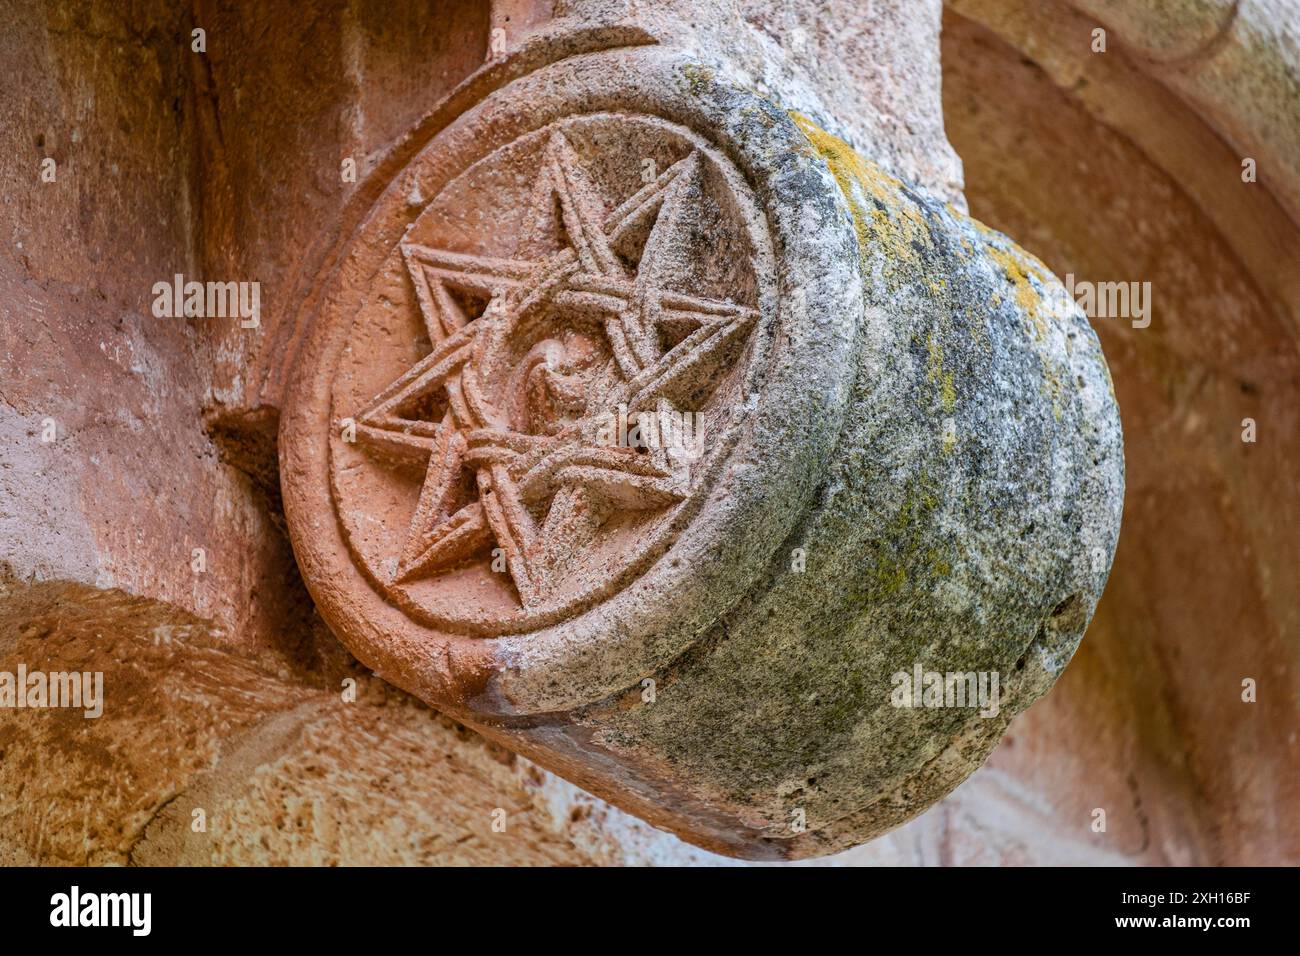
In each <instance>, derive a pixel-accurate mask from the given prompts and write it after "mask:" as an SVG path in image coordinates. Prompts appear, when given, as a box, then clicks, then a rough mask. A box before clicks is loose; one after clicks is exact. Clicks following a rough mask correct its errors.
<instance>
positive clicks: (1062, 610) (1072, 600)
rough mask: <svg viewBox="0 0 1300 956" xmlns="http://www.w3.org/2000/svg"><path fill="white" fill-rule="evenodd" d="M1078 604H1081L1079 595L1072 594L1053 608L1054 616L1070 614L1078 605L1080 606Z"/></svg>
mask: <svg viewBox="0 0 1300 956" xmlns="http://www.w3.org/2000/svg"><path fill="white" fill-rule="evenodd" d="M1078 605H1079V595H1077V594H1071V595H1070V596H1069V597H1068V598H1066V599H1065V600H1064V601H1062V602H1061V603H1060V604H1058V605H1056V607H1054V608H1052V617H1061V616H1062V615H1065V614H1069V613H1070V612H1071V611H1073V610H1074V609H1075V608H1076V607H1078Z"/></svg>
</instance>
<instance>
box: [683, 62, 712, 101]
mask: <svg viewBox="0 0 1300 956" xmlns="http://www.w3.org/2000/svg"><path fill="white" fill-rule="evenodd" d="M682 73H683V74H684V75H685V77H686V82H687V83H688V84H689V85H690V89H691V93H692V95H694V96H699V95H700V91H701V90H703V89H704V88H705V87H706V86H708V85H709V84H710V83H712V82H713V71H712V70H711V69H709V68H708V67H707V66H697V65H696V64H694V63H688V64H686V65H685V66H684V67H682Z"/></svg>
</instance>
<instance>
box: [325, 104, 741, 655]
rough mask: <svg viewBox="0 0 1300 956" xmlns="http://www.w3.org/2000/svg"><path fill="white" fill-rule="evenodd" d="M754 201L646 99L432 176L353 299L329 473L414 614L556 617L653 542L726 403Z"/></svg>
mask: <svg viewBox="0 0 1300 956" xmlns="http://www.w3.org/2000/svg"><path fill="white" fill-rule="evenodd" d="M759 222H761V217H759V216H758V215H757V212H756V209H755V205H754V202H753V199H752V197H751V195H750V191H749V188H748V187H747V186H746V184H745V183H744V181H743V179H742V178H741V177H740V175H739V174H738V173H737V171H736V170H735V168H734V166H732V165H731V164H730V163H729V162H728V161H727V160H726V159H725V158H723V157H722V156H721V155H720V154H718V153H717V152H716V151H715V150H713V149H711V148H710V147H709V146H708V145H707V144H705V143H704V142H703V141H701V140H700V139H699V138H698V137H696V136H694V135H693V134H691V133H689V132H688V131H687V130H685V129H682V128H681V127H678V126H675V125H672V124H669V123H666V122H664V121H662V120H659V119H656V118H653V117H648V116H641V115H629V114H613V113H598V114H594V115H585V116H575V117H570V118H567V119H564V120H561V121H559V122H554V123H551V124H548V125H547V126H545V127H543V128H541V129H538V130H535V131H532V132H529V133H527V134H526V135H523V136H521V137H519V138H518V139H515V140H514V141H512V142H510V143H508V144H507V145H505V146H503V147H501V148H499V149H496V150H494V151H492V152H491V153H490V154H489V155H487V156H485V157H483V158H482V159H480V160H478V161H477V162H475V163H474V164H473V165H471V166H470V167H469V168H468V169H466V170H465V171H464V172H463V173H461V174H460V175H458V176H456V177H455V178H454V179H452V180H451V181H450V182H448V183H447V184H446V185H445V186H444V187H443V188H442V189H441V190H440V191H439V192H438V194H437V195H436V196H433V197H431V198H430V199H429V201H428V203H427V205H425V206H424V208H423V210H422V211H421V212H420V214H419V216H418V217H417V218H416V219H415V221H414V222H413V223H412V224H411V225H410V227H409V228H408V229H407V230H406V232H405V234H404V235H403V236H402V238H401V240H400V241H399V242H398V243H397V244H396V246H395V247H394V248H393V249H392V250H391V252H390V253H389V255H388V257H387V259H386V260H385V262H384V263H383V265H382V267H381V268H380V269H379V271H378V272H377V273H376V274H375V275H374V277H373V280H372V281H371V282H370V283H369V288H368V289H367V290H366V291H365V297H364V301H362V302H361V303H360V306H359V308H358V309H357V310H356V311H355V313H354V314H353V316H352V319H351V329H350V331H349V332H348V334H347V345H346V347H345V348H344V349H343V351H342V352H341V353H340V355H339V359H338V363H337V365H336V367H335V368H334V370H333V376H332V378H333V418H334V424H335V428H334V429H333V438H332V440H331V448H330V456H331V461H330V475H331V481H332V486H333V492H334V502H335V507H336V509H337V514H338V519H339V521H340V522H341V524H342V526H343V528H344V529H345V535H346V540H347V542H348V545H349V548H350V550H351V553H352V555H353V557H354V558H355V560H356V561H357V562H358V564H359V565H360V566H361V567H362V568H364V570H365V572H366V574H367V575H368V576H369V577H370V578H371V579H372V581H374V583H375V584H376V585H377V586H378V587H380V588H382V589H383V591H384V593H385V594H386V595H388V596H389V597H390V598H391V599H392V600H393V601H394V602H396V603H397V604H398V605H399V606H401V607H402V608H403V609H404V610H405V611H407V613H409V614H410V615H412V616H413V617H415V618H416V619H418V620H421V621H425V622H428V623H430V624H434V625H438V626H442V627H447V628H451V629H455V630H465V631H468V632H471V633H479V634H484V633H486V634H496V633H504V632H512V631H520V630H528V629H530V628H535V627H537V626H540V625H542V624H549V623H554V622H556V621H557V620H562V619H564V618H565V617H567V616H569V615H572V614H573V613H575V612H576V611H580V610H582V609H583V608H584V607H586V606H589V605H590V603H591V602H593V601H597V600H599V599H600V598H602V597H603V596H605V595H608V594H609V593H612V592H613V591H614V590H617V589H618V588H619V587H620V586H622V585H623V584H624V583H625V582H626V581H627V580H628V578H629V576H632V575H635V574H636V573H637V572H638V571H640V570H641V569H643V568H644V567H645V564H646V562H647V561H650V560H653V559H654V558H655V557H656V556H657V555H659V554H661V553H662V552H663V550H664V548H665V547H666V546H667V545H668V544H670V543H671V541H672V539H673V537H674V535H675V534H677V533H678V532H679V531H680V529H681V526H682V523H683V522H684V521H685V520H687V516H688V515H689V512H690V509H691V506H692V502H693V501H694V500H695V499H696V498H698V496H699V495H700V493H701V491H702V490H703V488H704V487H705V485H706V484H707V482H708V475H709V463H710V461H711V460H714V459H716V457H717V455H718V454H720V453H721V452H722V451H723V450H724V449H725V448H726V447H727V444H728V441H729V436H730V433H731V431H732V430H733V429H734V428H735V426H736V424H737V422H738V420H739V419H740V417H741V416H742V414H743V411H742V410H743V408H744V399H745V395H746V390H747V385H746V382H747V376H746V370H747V368H748V367H749V365H750V363H751V361H752V357H753V353H754V350H753V348H752V346H751V339H752V335H753V330H754V327H755V325H756V324H757V323H758V320H759V312H758V308H757V306H758V280H757V278H756V274H755V262H754V259H755V243H756V241H759V242H761V241H765V240H763V239H762V238H761V237H755V236H754V235H753V234H752V232H753V230H754V227H755V225H756V224H757V223H759Z"/></svg>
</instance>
